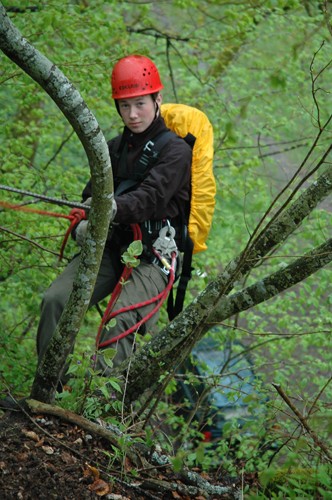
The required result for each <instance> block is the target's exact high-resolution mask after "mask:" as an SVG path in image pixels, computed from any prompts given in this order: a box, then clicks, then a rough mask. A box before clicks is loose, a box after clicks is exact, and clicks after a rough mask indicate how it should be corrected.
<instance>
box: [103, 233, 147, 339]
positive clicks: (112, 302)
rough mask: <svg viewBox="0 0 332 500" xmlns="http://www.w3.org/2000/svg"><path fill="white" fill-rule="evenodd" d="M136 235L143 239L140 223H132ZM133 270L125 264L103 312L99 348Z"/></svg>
mask: <svg viewBox="0 0 332 500" xmlns="http://www.w3.org/2000/svg"><path fill="white" fill-rule="evenodd" d="M130 227H131V229H132V231H133V233H134V235H133V239H134V241H137V240H142V231H141V228H140V227H139V225H138V224H131V225H130ZM132 272H133V268H132V267H127V266H125V267H124V269H123V271H122V274H121V276H120V279H119V281H118V282H117V284H116V286H115V288H114V290H113V292H112V295H111V298H110V300H109V302H108V304H107V307H106V310H105V312H104V314H103V317H102V319H101V322H100V325H99V328H98V332H97V337H96V346H97V348H98V345H99V340H100V336H101V333H102V330H103V328H104V326H105V325H106V324H107V323H108V322H109V321H110V320H111V312H112V309H113V308H114V306H115V304H116V302H117V300H118V298H119V295H120V293H121V290H122V286H123V283H125V282H126V281H128V279H129V278H130V276H131V273H132Z"/></svg>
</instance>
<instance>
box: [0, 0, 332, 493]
mask: <svg viewBox="0 0 332 500" xmlns="http://www.w3.org/2000/svg"><path fill="white" fill-rule="evenodd" d="M3 5H4V6H5V8H6V9H7V12H8V15H9V16H10V18H11V19H12V21H13V22H14V23H15V25H16V26H17V27H18V28H19V29H20V30H21V32H22V33H23V35H24V36H25V37H26V38H27V39H28V40H29V41H30V42H31V43H33V44H34V46H35V47H36V48H38V49H39V50H40V51H41V52H43V53H44V54H45V55H46V56H47V57H48V58H49V59H51V60H52V61H53V62H54V63H55V64H57V65H58V66H59V68H60V69H61V70H62V71H63V72H64V73H65V74H66V76H67V77H68V78H69V79H70V80H71V81H72V82H73V83H74V85H75V86H76V88H78V90H79V91H80V93H81V94H82V96H83V98H84V99H85V101H86V103H87V104H88V106H89V108H90V109H91V110H92V112H93V113H94V115H95V116H96V118H97V120H98V122H99V124H100V127H101V129H102V130H103V132H104V135H105V137H106V139H107V140H108V139H110V138H112V137H113V136H114V135H116V134H118V133H119V131H121V128H122V124H121V122H120V120H119V116H118V114H117V112H116V110H115V107H114V104H113V102H112V99H111V88H110V83H109V78H110V74H111V69H112V66H113V64H114V63H115V61H116V60H117V59H118V58H120V57H122V56H124V55H127V54H131V53H139V54H144V55H147V56H149V57H151V58H152V59H153V61H154V62H155V63H156V65H157V66H158V68H159V70H160V73H161V76H162V80H163V83H164V86H165V88H164V90H163V99H164V102H181V103H185V104H188V105H191V106H195V107H197V108H199V109H201V110H202V111H204V112H205V113H206V114H207V115H208V117H209V119H210V121H211V123H212V124H213V127H214V136H215V161H214V171H215V176H216V180H217V200H216V202H217V203H216V211H215V217H214V223H213V228H212V231H211V234H210V238H209V241H208V250H207V252H205V253H204V254H198V255H197V256H195V258H194V267H195V271H194V275H193V279H192V280H191V282H190V286H189V292H188V293H187V298H186V300H187V303H189V302H190V301H191V300H192V299H193V297H195V296H196V295H197V293H198V292H199V291H201V290H202V289H204V288H205V286H206V285H207V284H208V283H209V281H210V280H211V279H213V278H214V277H216V276H217V275H218V273H219V272H220V271H221V270H222V269H224V267H225V266H226V265H227V263H228V262H229V261H230V260H231V259H232V258H234V257H235V256H236V255H237V254H238V252H239V250H240V249H242V248H244V247H245V245H246V243H247V241H248V239H249V237H250V235H251V234H252V233H253V231H254V229H255V227H256V226H257V224H258V223H259V222H260V221H261V220H262V218H263V217H264V214H265V212H266V211H267V209H268V208H269V207H270V205H271V203H272V202H273V200H274V199H275V198H276V197H277V195H278V194H279V193H280V192H281V191H283V195H282V196H281V197H280V198H279V200H278V203H279V206H280V205H282V200H283V197H286V196H287V195H289V194H290V193H291V192H292V189H293V184H290V185H289V184H288V183H289V181H290V180H291V178H292V176H293V175H295V174H297V177H296V178H297V180H299V179H303V178H305V176H306V174H307V172H308V171H309V170H310V167H311V166H312V165H313V164H314V162H315V159H316V158H318V157H319V155H320V153H321V151H322V150H323V149H324V148H326V147H327V145H328V144H329V143H331V138H332V130H331V126H329V127H327V128H326V130H325V132H324V135H323V136H322V137H321V140H320V142H319V143H318V144H317V145H316V147H315V149H314V150H313V153H312V156H311V157H310V159H309V162H308V163H307V164H305V165H304V167H303V168H302V169H301V168H300V167H301V164H302V162H303V160H304V159H305V157H306V155H307V153H308V151H309V149H310V148H311V147H312V145H313V143H314V141H315V138H316V135H317V133H318V123H319V120H320V123H325V122H327V121H328V119H329V117H331V112H332V103H331V88H332V73H331V67H332V66H331V53H332V52H331V42H332V24H331V3H330V2H328V1H325V2H324V1H323V2H319V1H314V0H313V1H310V0H307V1H304V0H302V1H300V0H291V1H283V0H267V1H259V0H256V1H255V0H253V1H250V2H243V1H240V0H234V1H232V2H226V1H223V0H200V1H196V0H170V1H162V0H160V1H155V2H153V1H152V2H148V1H140V0H137V1H135V0H133V1H112V0H94V1H93V2H92V1H89V0H71V1H70V0H68V1H59V0H49V1H47V2H46V1H44V0H41V1H39V2H33V1H27V0H21V1H20V2H15V1H6V0H5V1H3ZM0 103H1V105H0V117H1V129H0V137H1V140H0V171H1V181H0V182H1V184H4V185H7V186H12V187H15V188H19V189H23V190H28V191H33V192H36V193H39V194H45V195H47V196H54V197H57V198H64V199H68V200H70V201H79V200H80V196H81V190H82V188H83V187H84V185H85V183H86V181H87V179H88V178H89V166H88V164H87V161H86V157H85V153H84V151H83V149H82V147H81V144H80V142H79V141H78V139H77V137H76V136H75V135H74V134H73V131H72V130H71V127H70V125H69V124H68V122H67V121H66V120H65V118H64V117H63V116H62V114H61V113H60V111H59V110H58V108H57V107H56V105H55V104H54V103H53V102H52V101H51V100H50V98H49V97H48V96H47V95H46V94H45V92H44V91H43V90H42V89H41V88H40V87H38V86H37V85H36V84H35V83H34V82H33V81H32V80H31V79H30V78H29V77H28V76H26V75H25V74H24V73H23V72H22V71H21V70H20V69H19V68H18V67H17V66H15V65H14V64H13V63H12V62H10V61H9V60H8V59H7V58H6V57H5V56H4V55H3V54H2V55H1V66H0ZM329 161H330V162H331V156H330V157H329ZM328 165H329V168H331V165H330V163H329V164H328ZM0 200H1V201H3V202H10V203H20V204H21V203H22V202H24V203H25V204H27V205H28V206H30V207H33V208H42V209H44V210H53V209H54V211H58V212H60V213H68V211H67V210H66V209H65V208H64V207H54V206H50V205H46V204H44V203H40V202H38V203H36V202H35V200H33V199H32V198H28V197H26V198H24V200H23V199H22V197H21V196H18V195H15V194H12V193H8V192H6V191H0ZM331 209H332V204H331V200H327V201H325V202H324V203H322V204H321V205H320V206H319V207H318V208H317V209H316V210H315V211H314V212H312V214H311V215H310V217H308V218H307V220H306V221H305V223H304V224H303V225H302V226H301V227H300V229H298V230H297V231H296V232H295V233H294V234H293V235H292V237H290V238H288V240H287V242H286V244H285V245H283V246H282V247H281V248H278V251H277V252H275V253H274V254H273V255H272V256H270V257H269V258H268V259H266V261H265V262H264V265H262V266H260V267H259V268H256V269H254V271H253V272H252V273H251V274H250V276H249V277H248V278H247V283H246V284H250V283H251V282H254V281H256V280H257V278H258V277H259V276H265V275H267V274H269V273H270V272H272V271H275V270H278V269H281V268H282V267H284V266H285V265H286V264H287V263H288V261H289V260H290V259H292V258H294V257H296V256H300V255H302V254H303V253H305V252H306V251H308V250H310V249H311V248H314V247H316V246H318V245H319V244H321V243H322V242H324V241H325V240H326V239H327V238H328V236H329V235H330V234H331ZM66 229H67V222H66V221H64V220H63V219H56V218H52V217H47V216H40V215H34V214H29V213H24V212H17V211H14V210H8V209H6V208H5V207H0V249H1V253H0V297H1V298H0V313H1V325H0V359H1V368H0V370H1V372H0V392H2V393H3V394H5V393H7V392H8V390H10V391H11V392H12V393H13V394H15V395H17V396H20V395H25V394H26V393H27V392H28V391H29V387H30V386H31V382H32V380H33V376H34V372H35V368H36V356H35V334H36V325H37V322H38V316H39V307H40V301H41V297H42V294H43V291H44V290H45V288H46V287H47V286H48V285H49V284H50V282H51V281H52V280H53V279H54V278H55V277H56V276H57V274H58V273H59V272H60V269H61V266H62V265H64V264H65V262H66V259H70V257H71V256H72V255H73V254H74V253H75V252H76V248H75V244H74V242H69V245H68V247H67V249H66V259H64V263H63V264H61V265H59V264H58V260H57V253H58V252H59V248H60V245H61V242H62V238H63V235H64V233H65V231H66ZM330 282H331V268H330V267H326V268H325V269H322V270H320V271H319V272H318V273H316V274H314V275H313V276H311V277H310V278H308V279H307V280H305V281H304V282H302V283H300V284H299V285H298V286H296V287H293V288H292V289H291V290H289V291H286V292H284V293H282V294H280V295H278V296H277V297H275V298H274V299H272V300H270V301H268V302H266V303H263V304H261V305H259V306H257V307H254V308H253V309H251V310H249V311H247V312H245V313H242V314H240V315H239V316H236V317H233V318H231V319H230V320H229V321H227V323H225V324H223V325H218V328H217V329H215V330H214V331H213V332H212V333H211V335H214V336H216V338H217V341H218V343H219V346H220V349H221V350H222V349H223V346H224V345H225V344H226V343H229V342H232V343H234V345H235V349H236V352H237V353H238V355H241V356H244V357H246V358H248V357H249V356H250V360H251V362H252V364H253V369H254V372H255V375H256V376H257V378H256V379H255V381H254V383H255V384H256V387H255V397H253V401H251V402H250V403H251V404H252V405H256V408H257V406H258V405H262V404H266V406H268V410H269V415H268V417H266V415H265V416H264V420H259V418H257V419H256V420H255V425H256V426H257V427H258V428H260V429H262V428H264V431H266V429H267V428H268V429H269V432H270V434H269V436H268V439H269V440H270V441H271V442H278V443H282V446H279V448H278V460H279V462H281V463H284V464H286V465H288V466H293V465H294V464H296V466H297V467H308V466H310V467H315V468H316V470H318V469H319V471H320V474H321V478H323V479H321V480H322V482H324V481H325V483H326V482H328V481H327V479H326V478H327V476H328V475H327V474H325V472H326V469H325V468H324V467H325V465H326V464H325V463H324V460H323V459H322V457H321V455H320V452H319V450H317V448H315V446H313V445H312V444H311V443H310V442H309V441H308V440H307V439H306V437H305V436H304V435H303V432H302V427H301V425H300V424H299V421H298V420H297V419H296V418H294V414H292V412H290V410H289V408H288V407H286V406H285V404H284V401H282V400H280V397H279V396H278V394H277V393H276V391H275V389H274V388H273V386H272V385H271V382H274V383H276V384H280V386H281V387H282V388H283V389H284V390H285V391H286V392H287V394H288V395H289V396H290V397H291V399H292V401H293V403H294V405H295V406H296V407H298V408H299V411H300V413H301V414H303V415H305V416H306V418H308V419H309V420H310V424H311V425H312V426H313V429H315V431H316V432H318V433H319V434H320V433H321V434H320V435H321V438H322V439H323V440H325V441H326V440H328V439H330V437H331V429H332V419H331V395H332V388H331V375H332V349H331V326H332V313H331V303H332V299H331V285H330ZM240 287H241V288H242V287H243V283H239V289H240ZM99 320H100V318H99V315H98V312H97V311H89V313H88V314H87V316H86V318H85V321H84V325H83V327H82V331H81V332H80V338H79V339H78V343H77V349H76V351H77V354H76V355H77V356H78V357H79V356H80V355H82V353H83V352H89V351H93V347H94V338H95V335H96V332H97V328H98V324H99ZM165 322H166V314H165V312H163V313H162V315H161V319H160V325H162V324H163V323H165ZM257 393H259V394H262V400H261V401H257ZM234 397H235V396H234ZM249 399H250V398H249ZM249 399H248V404H249ZM262 401H264V402H265V403H262ZM276 424H277V425H276ZM252 425H254V423H252ZM257 432H260V431H259V430H257V429H256V430H255V435H257ZM233 433H234V429H233ZM249 434H250V433H248V436H249ZM248 436H247V438H248V439H250V436H249V437H248ZM187 439H188V437H187ZM237 440H238V441H240V444H241V443H242V441H243V443H242V444H243V446H242V448H241V446H240V449H237V451H236V457H237V459H238V460H239V461H241V464H242V465H241V466H242V467H244V468H247V470H250V468H257V467H261V468H262V469H264V468H265V467H266V466H267V464H268V463H270V461H271V460H275V457H274V455H273V454H274V451H273V452H270V455H269V456H268V457H264V458H263V457H261V456H260V459H259V460H258V458H257V456H258V453H257V450H255V445H254V444H253V443H251V446H248V441H246V437H245V436H243V435H242V436H241V434H239V435H237ZM221 450H222V451H221ZM229 450H230V445H229V442H227V443H226V441H225V442H223V443H220V448H219V451H218V452H217V453H219V456H220V454H221V453H222V454H223V457H224V462H225V463H228V462H227V461H229V463H228V466H229V468H230V469H231V468H232V467H234V454H233V455H229V458H227V457H228V455H227V453H228V452H229ZM233 451H234V450H233ZM211 453H212V456H213V454H215V453H216V450H215V449H214V450H213V452H211ZM214 456H215V455H214ZM271 457H273V458H271ZM186 459H187V460H188V461H190V460H191V461H192V462H193V463H195V461H196V463H197V461H199V460H200V461H201V462H204V460H206V464H207V465H206V466H207V467H208V466H209V465H210V464H211V461H212V462H213V458H211V456H210V458H209V459H207V458H206V456H205V458H202V457H201V455H200V456H199V455H198V453H194V452H193V451H192V450H191V455H190V456H189V455H188V456H187V457H186ZM209 460H210V461H209ZM257 461H258V462H257ZM301 481H302V482H303V481H304V479H303V477H302V478H301ZM301 481H300V480H299V482H301ZM297 487H298V488H299V485H298V484H297ZM329 488H331V484H330V486H329ZM299 491H301V490H299ZM329 491H331V489H330V490H329ZM326 498H328V497H326Z"/></svg>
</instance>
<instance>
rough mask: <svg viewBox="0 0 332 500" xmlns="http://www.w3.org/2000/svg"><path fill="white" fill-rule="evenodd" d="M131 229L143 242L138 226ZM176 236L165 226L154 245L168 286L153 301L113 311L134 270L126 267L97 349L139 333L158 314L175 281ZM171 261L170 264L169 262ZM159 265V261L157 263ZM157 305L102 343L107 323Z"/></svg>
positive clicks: (113, 296)
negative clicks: (128, 312) (130, 312)
mask: <svg viewBox="0 0 332 500" xmlns="http://www.w3.org/2000/svg"><path fill="white" fill-rule="evenodd" d="M131 228H132V230H133V233H134V241H136V240H141V239H142V232H141V229H140V227H139V225H138V224H131ZM174 236H175V229H174V228H173V227H172V226H171V225H170V224H169V223H168V225H167V226H164V227H162V228H161V229H160V231H159V237H158V238H157V239H156V241H155V242H154V244H153V248H152V250H153V253H154V255H155V256H156V259H158V260H159V261H160V263H161V264H162V266H163V267H162V269H161V271H162V272H164V273H165V274H167V275H168V276H169V278H168V284H167V286H166V288H165V289H164V290H163V291H162V292H160V293H159V294H158V295H156V296H155V297H152V298H151V299H148V300H146V301H143V302H138V303H136V304H131V305H129V306H125V307H122V308H120V309H118V310H116V311H113V308H114V306H115V303H116V301H117V299H118V298H119V295H120V293H121V289H122V286H123V283H125V282H126V281H128V279H129V278H130V275H131V273H132V270H133V268H132V267H130V268H128V267H126V266H125V268H124V270H123V272H122V274H121V277H120V279H119V280H118V283H117V285H116V286H115V288H114V290H113V292H112V295H111V298H110V301H109V303H108V305H107V307H106V310H105V312H104V315H103V317H102V320H101V323H100V325H99V329H98V333H97V337H96V348H97V349H102V348H105V347H108V346H109V345H111V344H113V343H115V342H118V341H119V340H121V339H122V338H124V337H126V336H127V335H130V334H131V333H134V332H138V331H139V329H140V328H141V326H142V325H143V324H144V323H146V322H147V321H148V320H149V319H150V318H151V317H152V316H153V315H154V314H156V312H157V311H158V310H159V309H160V307H161V306H162V304H163V303H164V301H165V300H166V298H167V296H168V293H169V292H170V290H171V288H172V286H173V284H174V280H175V266H176V259H177V256H178V250H177V246H176V243H175V240H174ZM169 261H170V262H169ZM156 263H157V261H156ZM153 303H156V305H155V307H154V308H153V309H152V310H151V311H150V312H149V313H148V314H146V315H145V316H144V317H143V318H142V319H141V320H140V321H138V322H137V323H135V324H134V325H132V326H131V327H130V328H128V329H127V330H125V331H124V332H122V333H120V334H119V335H117V336H116V337H113V338H111V339H109V340H106V341H104V342H100V337H101V335H102V332H103V329H104V327H105V326H106V325H107V323H108V322H109V321H110V320H111V319H112V318H115V317H116V316H118V315H119V314H123V313H125V312H127V311H132V310H134V309H140V308H142V307H145V306H147V305H150V304H153Z"/></svg>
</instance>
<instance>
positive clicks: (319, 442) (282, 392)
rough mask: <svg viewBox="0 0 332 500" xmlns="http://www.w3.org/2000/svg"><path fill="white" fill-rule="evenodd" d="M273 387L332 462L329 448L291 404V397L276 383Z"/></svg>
mask: <svg viewBox="0 0 332 500" xmlns="http://www.w3.org/2000/svg"><path fill="white" fill-rule="evenodd" d="M272 385H273V387H274V388H275V389H276V391H277V392H278V394H279V395H280V396H281V397H282V399H283V400H284V401H285V403H286V404H287V406H288V407H289V408H290V409H291V410H292V412H293V413H294V415H295V416H296V417H297V419H298V420H299V422H300V424H301V425H302V427H303V428H304V429H305V430H306V432H307V433H308V434H309V436H310V437H311V439H312V440H313V442H314V443H315V445H316V446H317V447H318V448H320V449H321V450H322V452H323V453H324V455H325V456H326V458H327V459H328V460H329V461H330V462H332V455H331V453H330V451H329V449H328V448H327V446H325V444H324V443H323V442H322V441H321V440H320V439H319V437H318V436H317V435H316V433H315V432H314V431H313V430H312V429H311V427H309V425H308V422H307V419H306V418H305V417H303V416H302V415H301V413H300V412H299V410H298V409H297V408H296V406H294V405H293V403H292V402H291V400H290V399H289V397H288V396H287V394H286V393H285V392H284V390H283V389H282V387H281V386H280V384H275V383H272Z"/></svg>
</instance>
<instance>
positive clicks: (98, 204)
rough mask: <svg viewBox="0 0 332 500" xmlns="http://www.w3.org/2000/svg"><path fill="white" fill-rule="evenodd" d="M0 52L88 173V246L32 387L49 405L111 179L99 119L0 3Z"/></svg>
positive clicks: (94, 262) (86, 297) (83, 301)
mask: <svg viewBox="0 0 332 500" xmlns="http://www.w3.org/2000/svg"><path fill="white" fill-rule="evenodd" d="M0 48H1V50H2V51H3V52H4V54H5V55H6V56H7V57H8V58H9V59H11V60H12V61H13V62H14V63H15V64H17V65H18V66H19V67H20V68H22V69H23V70H24V71H25V72H26V73H27V74H28V75H29V76H30V77H31V78H32V79H33V80H34V81H35V82H37V83H38V84H39V85H40V86H41V87H42V88H43V89H44V90H45V91H46V92H47V93H48V95H49V96H50V97H51V98H52V99H53V101H54V102H55V103H56V104H57V106H58V107H59V109H60V110H61V111H62V113H63V114H64V115H65V117H66V118H67V120H68V121H69V123H70V124H71V126H72V127H73V129H74V130H75V132H76V134H77V135H78V137H79V139H80V141H81V143H82V146H83V147H84V149H85V151H86V154H87V157H88V160H89V164H90V170H91V180H92V186H93V194H94V195H93V200H92V206H91V211H90V213H89V225H88V232H87V238H86V244H85V245H84V248H83V250H82V254H81V261H80V265H79V268H78V272H77V276H76V279H75V281H74V286H73V291H72V293H71V295H70V298H69V300H68V303H67V306H66V308H65V310H64V313H63V315H62V317H61V320H60V322H59V324H58V328H57V330H56V332H55V334H54V335H53V338H52V341H51V343H50V346H49V349H48V351H47V352H46V354H45V356H44V358H43V360H42V363H41V365H40V366H39V368H38V370H37V374H36V377H35V380H34V383H33V387H32V392H31V396H32V397H33V398H34V399H39V400H40V401H44V402H46V403H49V402H51V401H52V400H53V398H54V394H55V389H56V387H57V383H58V379H59V377H61V374H62V371H63V370H64V366H65V362H66V359H67V357H68V354H69V353H70V351H71V347H72V345H73V343H74V341H75V337H76V335H77V333H78V331H79V328H80V325H81V322H82V319H83V317H84V314H85V312H86V310H87V307H88V304H89V301H90V297H91V294H92V291H93V288H94V284H95V280H96V275H97V272H98V269H99V266H100V261H101V258H102V253H103V248H104V244H105V240H106V237H107V232H108V227H109V222H110V218H111V208H112V203H111V202H112V199H111V198H112V196H113V194H112V193H113V178H112V170H111V163H110V158H109V152H108V147H107V144H106V141H105V138H104V136H103V134H102V132H101V130H100V128H99V125H98V123H97V120H96V119H95V117H94V115H93V114H92V113H91V111H90V110H89V109H88V107H87V105H86V103H85V102H84V100H83V99H82V97H81V95H80V93H79V92H78V91H77V90H76V89H75V87H74V86H73V84H72V83H71V82H70V81H69V80H68V79H67V78H66V77H65V75H64V74H63V73H62V72H61V71H60V70H59V69H58V68H57V67H56V66H55V65H54V64H53V63H52V62H51V61H50V60H49V59H47V58H46V57H45V56H44V55H43V54H41V53H40V52H39V51H38V50H36V49H35V48H34V47H33V46H32V45H31V44H30V43H29V42H28V41H27V40H26V39H25V38H24V37H23V36H22V35H21V33H20V31H19V30H18V29H17V28H16V27H15V26H14V25H13V23H12V22H11V21H10V19H9V18H8V16H7V14H6V11H5V8H4V7H3V5H2V4H1V3H0Z"/></svg>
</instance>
